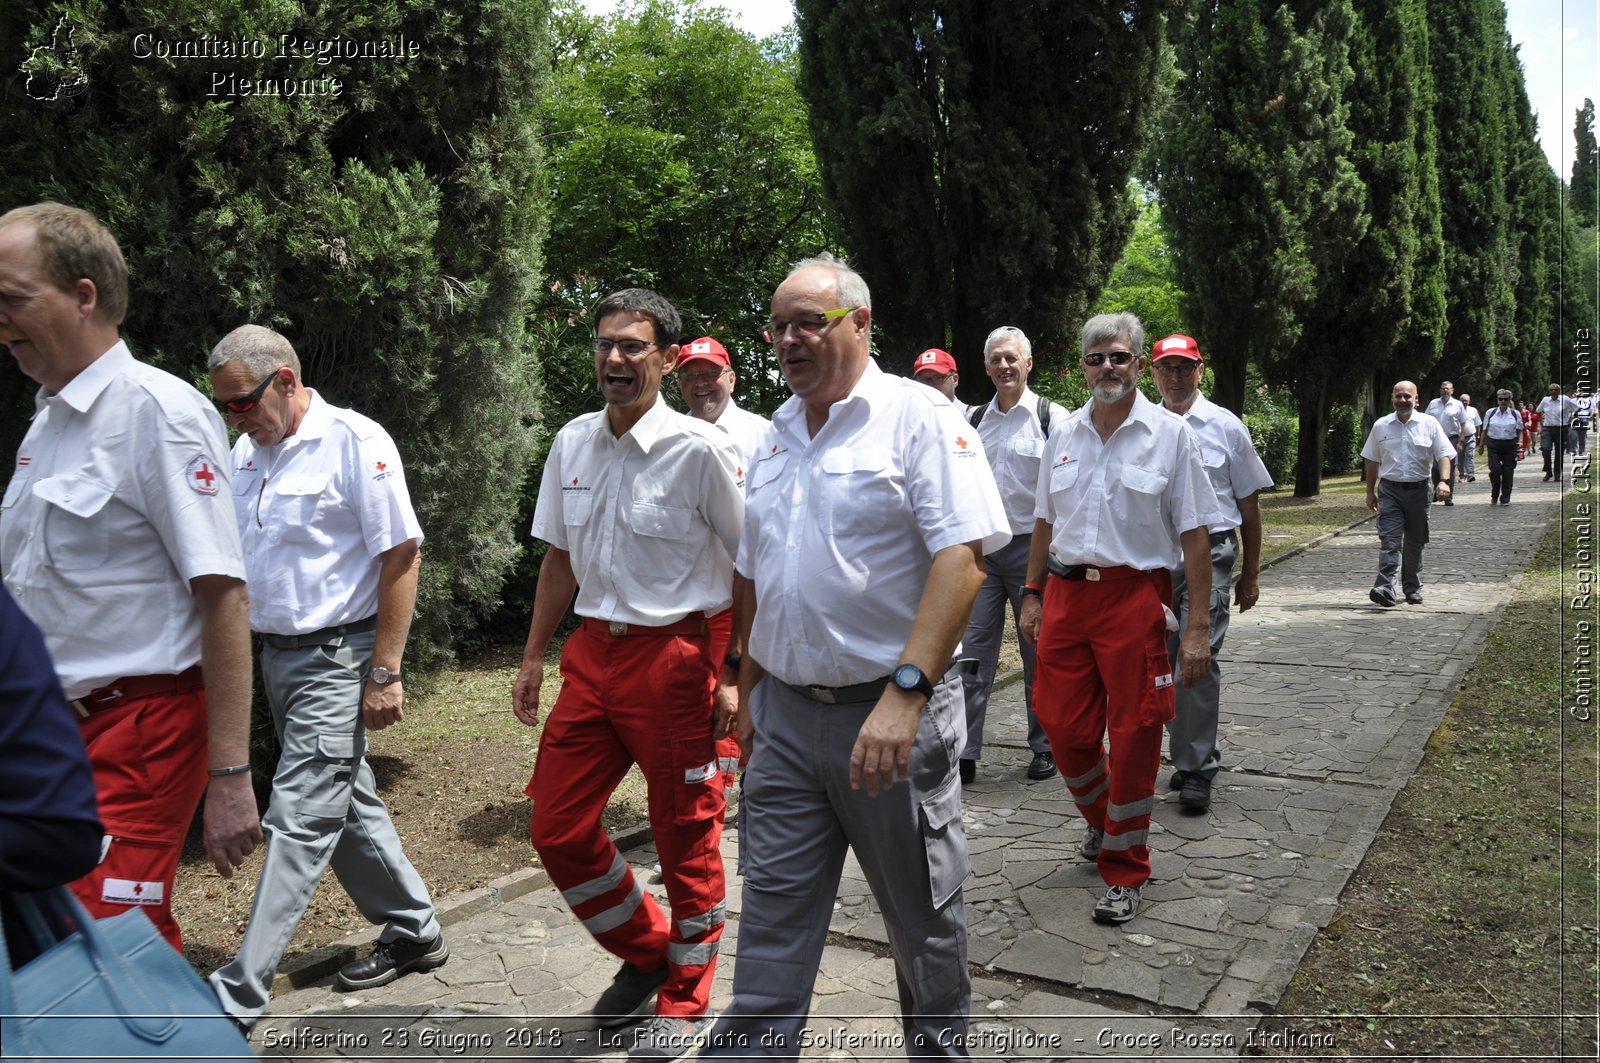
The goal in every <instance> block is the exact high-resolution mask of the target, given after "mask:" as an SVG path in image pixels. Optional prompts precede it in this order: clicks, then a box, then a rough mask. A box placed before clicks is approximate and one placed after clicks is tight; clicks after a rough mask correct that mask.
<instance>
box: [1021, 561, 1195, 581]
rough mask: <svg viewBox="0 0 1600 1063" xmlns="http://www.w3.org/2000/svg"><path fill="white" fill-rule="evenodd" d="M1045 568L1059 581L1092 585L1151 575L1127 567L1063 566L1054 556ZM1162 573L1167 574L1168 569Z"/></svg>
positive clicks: (1138, 569) (1141, 570)
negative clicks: (1082, 582) (1077, 581)
mask: <svg viewBox="0 0 1600 1063" xmlns="http://www.w3.org/2000/svg"><path fill="white" fill-rule="evenodd" d="M1045 568H1046V569H1048V570H1049V572H1050V575H1052V576H1054V577H1056V578H1057V579H1066V580H1088V581H1089V582H1090V583H1099V582H1100V581H1101V580H1103V579H1136V578H1137V577H1139V576H1148V575H1149V573H1148V572H1146V571H1145V570H1144V569H1142V568H1130V567H1129V566H1127V565H1063V564H1062V563H1061V562H1059V561H1057V560H1056V559H1055V557H1054V556H1051V557H1050V558H1048V559H1047V560H1046V561H1045ZM1161 571H1163V572H1165V571H1166V569H1162V570H1161Z"/></svg>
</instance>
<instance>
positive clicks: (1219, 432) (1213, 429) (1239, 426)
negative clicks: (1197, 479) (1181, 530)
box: [1167, 392, 1272, 534]
mask: <svg viewBox="0 0 1600 1063" xmlns="http://www.w3.org/2000/svg"><path fill="white" fill-rule="evenodd" d="M1167 412H1169V413H1170V412H1172V411H1170V410H1169V411H1167ZM1180 416H1182V417H1183V419H1184V420H1185V421H1187V422H1188V423H1189V427H1190V428H1192V429H1193V430H1194V437H1195V441H1196V442H1198V443H1199V444H1200V463H1201V464H1202V465H1204V466H1205V467H1206V476H1208V477H1209V478H1210V480H1211V486H1212V487H1213V488H1214V489H1215V490H1216V492H1217V510H1218V512H1220V513H1221V514H1222V519H1221V520H1220V521H1218V522H1216V523H1215V524H1211V525H1208V526H1207V527H1208V528H1209V529H1210V531H1211V533H1212V534H1216V533H1218V532H1225V531H1230V530H1231V529H1233V528H1237V527H1238V526H1239V525H1241V524H1243V523H1244V515H1243V514H1242V513H1240V512H1239V499H1241V498H1249V497H1250V496H1251V495H1253V494H1255V493H1256V492H1257V491H1265V490H1266V489H1267V488H1269V487H1271V486H1272V474H1271V473H1269V472H1267V466H1266V463H1265V462H1263V461H1262V460H1261V455H1259V454H1257V453H1256V448H1255V444H1253V443H1251V442H1250V429H1248V428H1246V427H1245V426H1244V422H1243V421H1241V420H1239V418H1238V417H1236V416H1234V413H1233V411H1232V410H1230V409H1228V408H1226V407H1224V406H1218V405H1217V404H1216V403H1214V402H1212V401H1211V400H1210V399H1208V398H1206V397H1205V396H1204V395H1201V394H1199V393H1198V392H1197V393H1196V394H1195V397H1194V403H1193V404H1192V405H1191V406H1190V407H1189V409H1188V410H1187V411H1185V412H1184V413H1183V414H1181V415H1180Z"/></svg>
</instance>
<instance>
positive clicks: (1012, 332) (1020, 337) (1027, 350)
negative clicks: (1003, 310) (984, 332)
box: [983, 325, 1033, 362]
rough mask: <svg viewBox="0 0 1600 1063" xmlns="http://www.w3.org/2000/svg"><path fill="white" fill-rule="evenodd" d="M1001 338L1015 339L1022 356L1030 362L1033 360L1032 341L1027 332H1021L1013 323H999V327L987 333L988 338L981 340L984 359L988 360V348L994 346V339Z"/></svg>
mask: <svg viewBox="0 0 1600 1063" xmlns="http://www.w3.org/2000/svg"><path fill="white" fill-rule="evenodd" d="M1002 339H1014V340H1016V341H1017V348H1018V350H1020V351H1021V352H1022V357H1024V358H1026V359H1027V360H1028V361H1030V362H1031V361H1033V341H1032V340H1030V339H1029V338H1028V334H1027V333H1026V332H1023V331H1022V330H1021V329H1019V328H1017V326H1015V325H1001V326H1000V327H999V328H997V329H995V330H994V331H993V332H991V333H989V338H988V339H986V340H984V341H983V360H984V361H986V362H987V361H988V360H989V348H990V347H993V346H994V344H995V341H996V340H1002Z"/></svg>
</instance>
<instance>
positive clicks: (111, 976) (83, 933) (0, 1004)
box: [0, 886, 178, 1042]
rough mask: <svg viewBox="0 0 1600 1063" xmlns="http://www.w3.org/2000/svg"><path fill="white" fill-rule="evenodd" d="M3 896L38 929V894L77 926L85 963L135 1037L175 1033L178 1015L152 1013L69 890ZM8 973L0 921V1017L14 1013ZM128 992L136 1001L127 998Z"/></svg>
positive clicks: (41, 921) (122, 962) (154, 1009)
mask: <svg viewBox="0 0 1600 1063" xmlns="http://www.w3.org/2000/svg"><path fill="white" fill-rule="evenodd" d="M6 897H7V899H8V900H10V901H11V903H12V904H13V905H14V906H15V907H16V909H17V911H18V913H19V914H20V916H21V917H22V919H23V921H24V922H25V923H26V924H27V925H28V926H29V927H30V928H43V927H45V926H47V925H48V924H47V923H46V922H45V919H44V915H43V913H42V912H41V911H40V910H39V902H40V899H41V898H42V899H44V900H45V901H46V902H48V903H50V904H53V905H54V906H55V908H56V911H57V912H58V913H59V914H63V915H65V916H66V917H67V918H68V919H69V920H71V922H72V923H73V924H74V925H75V926H76V927H77V930H78V934H79V936H80V939H81V941H82V945H83V949H84V951H85V952H87V953H88V955H89V962H90V963H91V964H92V965H93V966H94V970H95V974H96V975H97V976H98V977H99V978H100V980H101V983H102V984H103V985H104V987H105V989H106V992H107V995H108V996H110V998H111V1003H112V1007H113V1008H114V1009H115V1011H116V1015H117V1017H118V1018H120V1019H121V1020H122V1024H123V1025H124V1026H126V1027H128V1029H129V1030H131V1031H133V1033H134V1034H135V1035H136V1036H138V1037H141V1038H143V1039H144V1040H146V1041H156V1042H159V1041H166V1040H168V1039H169V1038H171V1037H172V1036H173V1035H174V1034H175V1033H177V1032H178V1017H177V1016H176V1015H161V1014H158V1013H157V1007H156V1005H155V1003H154V1002H153V1001H152V1000H151V999H150V998H149V997H148V996H146V995H145V993H144V991H143V990H141V989H140V988H139V978H138V976H137V975H136V974H135V973H134V971H133V970H132V969H130V968H129V967H128V965H127V962H126V961H125V960H124V959H123V958H122V957H121V956H119V955H118V954H117V953H116V952H115V950H113V949H112V948H111V945H110V943H109V942H107V941H106V939H105V935H104V934H102V933H101V932H100V927H99V925H98V924H97V923H96V922H95V920H94V918H93V917H92V916H90V915H89V913H88V912H87V911H85V910H84V907H83V905H82V904H81V903H79V901H78V898H77V897H75V896H74V895H73V893H72V891H71V890H69V889H67V888H66V887H65V886H57V887H56V888H55V889H52V890H40V891H39V892H37V893H8V894H6ZM36 932H37V930H36ZM57 940H63V939H57ZM50 943H51V942H48V941H43V940H41V941H40V942H39V944H40V945H41V946H44V945H47V944H50ZM12 976H13V971H12V969H11V953H10V950H9V949H8V948H7V947H6V940H5V929H4V925H3V922H0V1015H17V1014H19V1012H18V1011H17V999H16V987H15V985H14V984H13V977H12ZM133 996H137V997H138V998H139V999H138V1000H130V997H133ZM15 1036H18V1037H19V1038H20V1037H21V1036H22V1035H21V1031H20V1030H19V1031H17V1032H16V1034H15Z"/></svg>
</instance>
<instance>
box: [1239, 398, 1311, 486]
mask: <svg viewBox="0 0 1600 1063" xmlns="http://www.w3.org/2000/svg"><path fill="white" fill-rule="evenodd" d="M1244 425H1245V427H1246V428H1248V429H1250V442H1251V444H1252V445H1253V446H1254V447H1255V448H1256V453H1257V454H1259V455H1261V460H1262V461H1263V462H1265V463H1266V466H1267V472H1268V473H1269V474H1271V476H1272V482H1273V483H1275V484H1278V485H1279V486H1283V485H1287V484H1292V483H1294V464H1295V458H1296V457H1297V448H1298V447H1299V445H1300V421H1299V419H1298V418H1296V417H1295V416H1294V415H1293V414H1291V413H1277V414H1271V415H1268V414H1259V413H1247V414H1245V415H1244Z"/></svg>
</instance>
